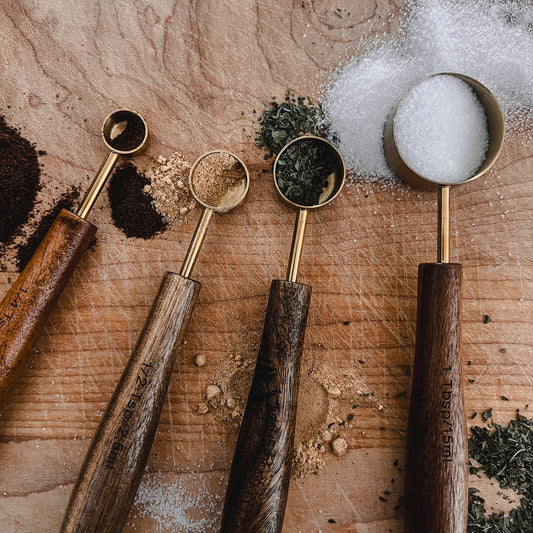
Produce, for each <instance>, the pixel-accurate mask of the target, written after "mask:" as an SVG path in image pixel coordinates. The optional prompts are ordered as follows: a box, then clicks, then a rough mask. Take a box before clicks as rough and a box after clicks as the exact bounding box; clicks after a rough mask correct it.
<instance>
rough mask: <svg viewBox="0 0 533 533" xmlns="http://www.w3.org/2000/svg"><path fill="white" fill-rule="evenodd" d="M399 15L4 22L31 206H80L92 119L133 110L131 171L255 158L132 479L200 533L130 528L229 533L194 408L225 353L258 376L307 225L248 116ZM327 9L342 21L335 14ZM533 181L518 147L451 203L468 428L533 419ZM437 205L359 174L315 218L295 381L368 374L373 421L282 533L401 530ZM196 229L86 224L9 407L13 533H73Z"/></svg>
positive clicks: (4, 428) (267, 8)
mask: <svg viewBox="0 0 533 533" xmlns="http://www.w3.org/2000/svg"><path fill="white" fill-rule="evenodd" d="M404 5H405V3H404V2H403V1H399V0H383V1H369V0H363V1H357V2H356V1H355V0H354V1H353V2H343V3H342V5H341V4H340V3H339V4H338V5H335V4H332V3H331V2H326V1H325V0H315V2H313V3H311V2H308V1H305V2H304V7H302V5H301V3H300V2H274V1H273V0H265V1H262V2H257V3H252V2H245V1H241V0H236V1H235V2H231V3H229V2H228V3H221V2H210V1H206V2H196V3H195V2H193V3H191V2H185V1H180V2H170V1H168V2H167V1H157V2H156V1H149V0H148V1H139V2H132V3H127V2H116V1H114V0H109V1H108V2H96V1H92V2H82V3H80V2H74V1H64V2H54V1H52V0H43V1H39V2H29V1H19V2H15V1H12V2H4V3H2V6H1V7H0V28H1V31H2V39H1V41H0V54H1V55H0V57H1V61H0V73H1V75H0V88H1V90H0V110H1V112H2V113H3V114H4V115H5V117H6V120H7V121H8V123H10V124H13V125H17V126H19V127H20V128H21V130H22V132H23V134H24V135H25V137H27V138H28V139H30V140H31V141H33V142H35V143H36V144H37V147H38V149H41V150H46V152H47V155H46V156H43V157H42V158H41V162H42V164H43V171H44V173H45V174H46V179H45V180H44V182H45V183H44V187H43V189H42V191H41V192H40V193H39V200H40V201H41V202H42V203H41V204H39V208H41V209H44V208H45V207H46V206H48V205H50V203H52V202H53V200H54V199H57V198H58V197H59V196H60V194H61V193H62V192H64V191H65V190H67V189H68V187H69V186H71V185H78V186H80V187H81V189H82V191H85V190H87V188H88V186H89V184H90V182H91V180H92V178H93V177H94V174H95V173H96V171H97V169H98V166H99V164H100V162H101V161H102V160H103V158H104V157H105V155H106V153H107V151H106V148H105V146H104V145H103V142H102V140H101V137H100V128H101V124H102V121H103V119H104V118H105V116H106V115H107V114H108V113H109V112H111V111H113V110H115V109H117V108H120V107H129V108H131V109H136V110H138V111H139V112H141V113H142V115H143V117H144V118H145V119H146V121H147V123H148V127H149V128H150V134H151V137H150V144H149V146H148V149H147V151H146V153H145V154H144V155H143V156H141V157H138V158H136V159H135V163H136V164H137V165H139V166H140V167H141V168H146V167H147V166H148V165H149V164H150V161H151V158H157V156H158V155H163V156H169V155H171V154H172V153H173V152H174V151H175V150H180V151H181V152H182V153H183V154H184V155H185V156H186V157H187V158H188V159H189V160H190V161H194V160H195V159H196V158H197V157H198V156H200V155H201V154H202V153H204V152H207V151H209V150H212V149H215V148H222V149H227V150H229V151H232V152H235V153H236V154H237V155H239V156H240V157H242V159H243V161H244V162H245V164H246V165H247V167H248V169H249V171H250V176H251V184H250V192H249V196H248V199H247V201H246V202H245V203H244V204H243V205H242V206H240V207H239V208H238V209H236V210H235V211H234V212H232V213H228V214H227V215H220V216H217V217H216V220H213V223H212V225H211V227H210V229H209V233H208V235H207V237H206V240H205V243H204V246H203V248H202V252H201V254H200V257H199V259H198V263H197V265H196V267H195V271H194V279H196V280H198V281H200V282H201V283H202V293H201V295H200V296H199V299H198V304H197V306H196V309H195V312H194V314H193V317H192V318H191V321H190V323H189V327H188V330H187V333H186V335H185V338H184V342H186V343H187V344H185V345H184V346H183V349H182V350H181V351H180V353H179V355H178V357H177V359H176V363H175V366H174V371H173V376H172V379H171V382H170V386H169V391H168V395H167V398H166V401H165V405H164V407H163V411H162V415H161V420H160V424H159V426H158V430H157V433H156V437H155V440H154V444H153V447H152V451H151V453H150V457H149V459H148V464H147V472H146V474H145V477H144V479H143V483H142V484H141V486H143V485H144V483H145V482H150V483H153V484H156V485H158V486H160V487H162V489H163V491H164V492H163V495H164V497H165V498H170V497H171V496H172V493H174V494H176V495H177V496H179V498H177V497H176V499H174V500H167V501H170V502H174V504H173V505H170V504H169V506H170V508H171V509H172V510H173V512H177V511H176V509H178V508H181V509H183V512H184V514H185V515H186V517H188V522H186V520H185V519H183V520H182V523H186V524H189V525H187V526H183V527H181V528H180V527H179V526H177V525H175V524H171V523H170V522H169V521H168V520H167V521H166V522H165V521H162V520H160V519H158V518H157V517H154V516H151V514H150V512H149V509H147V508H146V507H143V506H141V505H135V506H134V507H133V508H132V510H131V512H130V516H129V519H128V522H127V525H126V527H125V528H124V531H125V532H127V533H132V532H134V531H135V532H139V531H143V532H146V533H152V532H168V531H174V532H176V531H177V532H179V531H180V529H181V531H186V530H187V529H189V531H195V530H196V531H198V530H203V531H206V532H213V531H217V530H218V528H219V527H220V517H221V512H222V506H223V500H224V493H225V490H226V486H227V480H228V472H229V467H230V464H231V459H232V455H233V450H234V444H235V439H236V431H235V430H232V431H230V430H229V429H228V427H227V426H226V425H225V424H224V423H222V422H221V420H220V419H219V417H218V416H217V414H216V412H214V413H208V414H207V415H199V414H198V413H197V412H196V406H197V404H198V403H199V402H201V401H204V398H205V388H206V386H207V385H210V384H211V383H212V382H213V381H214V380H215V377H214V373H215V372H216V370H217V369H219V368H220V367H221V366H222V365H225V364H229V362H231V361H233V360H232V359H230V355H235V354H240V355H241V356H242V358H243V361H245V363H246V364H251V362H252V361H254V360H255V358H256V357H257V351H258V346H259V340H260V336H261V331H262V326H263V320H264V313H265V309H266V305H267V297H268V290H269V286H270V283H271V280H272V279H276V278H280V277H283V275H284V273H285V271H286V268H287V258H288V253H289V247H290V242H291V236H292V228H293V224H294V211H292V210H291V209H290V208H288V207H286V206H284V205H283V204H281V202H279V200H278V198H277V197H276V195H275V191H274V186H273V184H272V182H271V174H270V173H269V172H268V170H269V169H270V163H271V161H264V159H263V156H264V152H263V151H261V150H259V149H257V148H255V147H254V146H253V144H252V140H253V137H254V135H255V131H256V130H257V123H256V122H254V120H255V119H256V118H257V117H258V116H259V115H260V113H261V111H262V110H263V106H264V104H265V103H267V102H268V101H269V100H270V98H271V97H272V96H276V97H277V98H278V99H281V98H283V96H284V94H285V90H286V89H287V88H291V89H292V90H293V91H295V93H296V94H302V95H309V96H311V97H314V98H315V99H317V98H318V97H319V95H320V87H321V86H322V84H324V83H326V82H327V80H328V78H329V75H330V73H331V71H332V70H333V69H335V68H337V66H338V65H339V64H343V63H344V62H345V61H347V60H348V59H349V58H350V57H352V55H353V54H354V53H355V51H356V50H357V49H358V46H359V42H360V40H361V39H363V40H364V41H365V42H367V41H368V40H370V39H371V38H372V36H374V35H376V34H378V33H381V32H382V31H391V32H393V33H394V32H395V31H396V29H397V27H398V23H399V20H400V19H399V17H395V18H393V19H391V18H390V17H389V16H388V14H389V13H394V14H397V15H399V14H400V13H401V11H402V9H403V8H404ZM336 8H342V9H345V11H343V18H342V19H341V18H339V17H338V16H337V15H335V9H336ZM347 13H350V15H348V14H347ZM330 27H331V29H330ZM254 110H255V113H254ZM242 113H244V114H242ZM260 170H266V171H267V172H261V174H260V173H259V171H260ZM531 176H533V146H532V144H531V142H530V141H527V140H525V139H524V138H523V137H520V136H518V135H517V134H516V133H511V134H510V135H509V137H508V139H506V142H505V145H504V148H503V151H502V154H501V156H500V158H499V159H498V161H497V162H496V165H495V167H494V169H493V170H492V171H491V172H489V173H488V174H487V175H486V176H484V177H483V178H481V179H479V180H475V181H474V182H472V183H469V184H465V185H462V186H460V187H455V188H454V189H453V190H452V192H451V259H452V261H455V262H460V263H461V264H462V266H463V306H462V354H463V360H464V361H465V367H464V373H465V376H464V377H465V380H466V381H465V409H466V414H467V421H468V424H470V425H472V424H475V425H479V424H481V423H482V422H481V421H480V418H479V414H478V415H477V417H476V418H475V419H474V420H470V416H471V415H472V414H473V413H474V412H478V413H481V412H482V411H484V410H485V409H488V408H490V407H492V408H493V410H494V411H493V412H494V421H495V422H498V423H505V422H506V421H508V420H510V419H512V418H513V417H514V416H515V414H516V409H520V412H521V413H522V414H524V415H526V416H528V417H531V407H530V408H529V410H526V409H525V405H526V404H528V403H529V404H530V406H531V405H533V402H532V401H531V398H532V397H533V385H532V383H533V379H532V376H533V358H532V357H531V352H532V349H531V347H532V345H533V332H532V328H531V317H532V305H531V292H532V290H531V289H532V283H531V280H532V277H533V268H532V255H533V254H532V246H531V233H532V232H531V229H532V218H533V216H532V214H533V191H532V185H531V184H532V181H531ZM435 202H436V197H435V195H434V194H432V193H418V192H415V191H412V190H409V189H408V188H406V187H405V188H403V187H400V186H395V187H384V186H381V185H380V184H366V183H362V182H359V181H358V180H357V179H356V180H355V181H354V183H353V184H352V185H350V186H347V187H345V188H344V189H343V191H342V193H341V195H340V196H339V197H338V198H337V199H335V201H334V202H333V203H332V204H331V205H330V206H328V207H325V208H324V209H322V210H319V211H317V212H316V213H312V214H310V216H309V222H308V227H307V231H306V238H305V244H304V249H303V256H302V263H301V267H300V274H299V280H300V281H301V282H302V283H305V284H308V285H311V286H312V287H313V299H312V304H311V306H310V309H309V317H308V323H307V330H306V340H305V344H304V352H303V357H302V377H303V376H305V375H309V374H310V373H311V372H312V371H314V369H317V368H318V369H323V370H327V371H334V372H336V373H338V374H339V375H342V374H343V373H348V372H352V373H356V374H357V376H358V379H359V380H360V381H361V384H362V385H361V387H362V389H363V390H365V391H367V392H369V393H370V392H372V393H373V394H374V397H375V399H376V402H375V404H369V405H368V406H364V407H363V406H361V407H360V408H358V409H357V411H356V412H355V417H354V420H353V428H352V429H351V430H350V431H348V432H347V433H346V435H347V442H348V445H349V450H348V452H347V453H346V455H344V456H343V457H339V458H336V457H333V456H331V455H328V457H327V461H326V465H325V467H324V468H323V469H321V470H320V471H319V472H318V474H317V475H310V476H307V477H304V478H302V479H296V480H292V481H291V485H290V490H289V496H288V502H287V509H286V513H285V522H284V532H286V533H287V532H288V533H296V532H298V531H302V532H313V533H317V532H318V531H323V532H327V533H330V532H333V533H337V532H342V533H345V532H349V533H353V532H357V533H386V532H388V531H390V530H392V531H393V532H394V533H396V532H401V531H403V525H402V523H403V517H402V508H401V507H398V499H399V497H400V496H401V495H402V494H403V468H404V466H405V462H404V454H405V445H406V432H407V412H408V407H409V399H410V398H409V392H408V391H409V390H410V385H411V379H412V376H411V375H409V372H408V369H409V366H410V365H412V364H413V358H414V345H415V324H416V305H417V304H416V302H417V297H416V294H417V281H416V280H417V268H418V264H420V263H423V262H428V261H429V262H431V261H434V260H435V256H436V234H437V206H436V203H435ZM199 216H200V210H196V212H195V213H194V214H193V216H192V217H191V221H190V222H189V223H187V224H184V225H182V226H176V227H174V228H172V229H170V230H168V231H166V232H165V233H163V234H162V235H160V236H157V237H156V238H154V239H153V240H150V241H143V240H136V239H127V238H126V237H125V236H124V235H123V234H122V233H121V231H120V230H119V229H117V228H116V227H115V226H114V225H113V223H112V221H111V215H110V209H109V203H108V199H107V195H106V193H105V191H104V192H103V194H101V196H100V198H99V199H98V200H97V202H96V204H95V206H94V208H93V210H92V211H91V213H90V215H89V220H90V221H91V222H92V223H94V224H95V225H96V226H98V241H97V244H96V247H95V248H94V251H92V249H91V250H90V251H88V253H85V254H84V256H83V258H82V260H81V262H80V264H79V265H78V267H77V268H76V270H75V272H74V274H73V277H72V279H71V281H70V283H69V284H68V285H67V287H66V288H65V290H64V291H63V293H62V295H61V298H60V299H59V300H58V305H57V306H56V307H55V309H54V310H53V312H52V313H51V315H50V317H49V320H48V322H47V325H46V326H45V328H44V332H43V335H42V336H41V338H40V339H39V340H38V341H37V342H36V344H35V345H34V350H33V352H32V354H31V355H30V358H29V361H28V363H29V364H28V366H27V369H26V370H25V372H24V374H23V375H22V377H21V378H20V379H19V380H18V382H17V385H16V387H13V390H12V391H11V395H10V398H9V402H8V403H7V405H5V406H4V407H3V408H2V410H1V412H0V465H1V468H0V531H9V532H14V533H30V532H31V533H34V532H35V533H37V532H42V531H59V529H60V526H61V521H62V519H63V515H64V512H65V509H66V506H67V503H68V499H69V496H70V493H71V492H72V488H73V484H74V482H75V480H76V477H77V475H78V473H79V471H80V469H81V466H82V463H83V460H84V457H85V454H86V451H87V449H88V447H89V444H90V442H91V439H92V437H93V436H94V433H95V431H96V428H97V427H98V425H99V423H100V422H101V419H102V416H103V413H104V411H105V409H106V406H107V404H108V402H109V400H110V398H111V396H112V394H113V391H114V389H115V387H116V385H117V383H118V381H119V379H120V376H121V374H122V371H123V369H124V367H125V365H126V362H127V360H128V359H129V357H130V355H131V352H132V350H133V348H134V346H135V343H136V342H137V339H138V337H139V333H140V331H141V329H142V327H143V324H144V322H145V320H146V317H147V315H148V312H149V309H150V306H151V304H152V302H153V299H154V297H155V295H156V293H157V289H158V287H159V284H160V282H161V277H162V276H163V275H164V273H165V272H166V271H168V270H170V271H175V270H177V269H178V268H179V266H180V265H181V262H182V260H183V258H184V256H185V252H186V250H187V247H188V244H189V241H190V238H191V236H192V233H193V231H194V225H195V223H196V220H197V218H198V217H199ZM12 258H13V253H12V252H10V251H7V252H5V253H3V255H2V259H1V263H2V264H3V265H4V266H5V267H6V271H5V272H0V293H1V294H2V295H3V294H5V293H7V291H8V289H9V288H10V286H11V283H13V281H14V279H15V278H16V273H15V267H14V264H13V262H12V261H11V259H12ZM10 282H11V283H10ZM485 314H487V315H490V316H491V318H492V321H491V322H490V323H488V324H485V323H484V322H483V317H484V315H485ZM502 349H505V353H503V352H501V351H500V350H502ZM199 353H202V354H204V355H205V356H206V358H207V364H206V366H205V367H202V368H199V367H197V366H196V365H195V364H194V358H195V356H196V355H197V354H199ZM502 397H505V398H508V401H506V400H503V399H502ZM379 405H382V406H383V409H378V406H379ZM396 460H397V461H398V463H396V464H397V466H395V461H396ZM400 469H401V470H400ZM392 479H394V480H395V482H394V483H392V482H391V480H392ZM172 487H174V491H173V492H172V491H171V490H170V489H171V488H172ZM384 490H390V494H389V495H385V494H384V493H383V491H384ZM191 494H192V496H191ZM163 495H162V496H161V498H163ZM380 496H382V499H384V500H386V501H382V500H380V499H379V497H380ZM192 497H194V498H196V499H195V500H194V505H193V503H191V501H192V500H191V498H192ZM187 502H189V504H188V505H189V510H186V509H187V508H186V505H187ZM195 509H198V510H199V514H197V513H198V511H196V510H195ZM167 512H168V511H167ZM153 514H154V513H152V515H153ZM330 519H332V520H335V523H333V522H329V520H330ZM176 523H177V522H176ZM199 524H200V525H199Z"/></svg>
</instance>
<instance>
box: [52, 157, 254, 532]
mask: <svg viewBox="0 0 533 533" xmlns="http://www.w3.org/2000/svg"><path fill="white" fill-rule="evenodd" d="M214 154H226V155H229V156H231V157H233V158H234V159H235V161H236V163H237V164H238V165H240V166H241V167H242V169H243V170H244V177H243V179H242V180H241V181H240V182H238V183H236V184H235V186H234V187H232V188H230V189H229V191H228V192H227V194H225V195H224V196H222V197H221V198H219V199H218V200H217V201H216V205H209V204H207V203H206V202H205V201H204V196H203V195H202V194H200V193H199V189H198V187H197V184H198V181H197V180H195V175H197V174H198V173H197V168H198V165H199V164H200V163H201V162H202V160H203V159H204V158H206V157H208V156H211V155H214ZM249 182H250V179H249V176H248V171H247V169H246V167H245V166H244V163H243V162H242V161H241V160H240V159H239V158H238V157H237V156H235V155H233V154H229V153H228V152H223V151H221V150H218V151H215V152H209V153H208V154H204V155H203V156H202V157H200V158H199V159H198V160H197V161H196V162H195V163H194V165H193V166H192V168H191V172H190V175H189V185H190V188H191V191H192V193H193V196H194V197H195V199H196V200H197V201H198V202H199V203H200V204H201V205H203V206H204V207H205V209H204V212H203V214H202V217H201V218H200V220H199V221H198V224H197V226H196V230H195V232H194V235H193V238H192V240H191V243H190V245H189V249H188V250H187V254H186V255H185V259H184V261H183V264H182V267H181V270H180V273H179V274H175V273H174V272H167V273H166V274H165V276H164V277H163V281H162V283H161V286H160V287H159V292H158V294H157V296H156V299H155V301H154V303H153V305H152V309H151V311H150V314H149V315H148V318H147V320H146V323H145V325H144V328H143V330H142V332H141V335H140V337H139V340H138V342H137V345H136V347H135V349H134V351H133V353H132V355H131V357H130V359H129V361H128V363H127V364H126V368H125V369H124V372H123V374H122V377H121V379H120V382H119V383H118V385H117V388H116V389H115V392H114V394H113V397H112V398H111V401H110V403H109V405H108V407H107V411H106V413H105V414H104V417H103V420H102V422H101V424H100V426H99V427H98V429H97V431H96V433H95V436H94V438H93V441H92V443H91V445H90V447H89V450H88V451H87V455H86V457H85V461H84V463H83V466H82V468H81V471H80V473H79V475H78V479H77V481H76V484H75V486H74V489H73V491H72V495H71V497H70V501H69V503H68V507H67V510H66V513H65V517H64V519H63V525H62V527H61V532H62V533H67V532H74V531H75V532H96V531H97V532H98V533H119V532H120V531H121V530H122V528H123V527H124V524H125V523H126V519H127V518H128V513H129V510H130V507H131V505H132V503H133V500H134V498H135V494H136V492H137V488H138V486H139V483H140V481H141V478H142V476H143V473H144V469H145V466H146V462H147V460H148V455H149V453H150V449H151V447H152V442H153V440H154V436H155V432H156V429H157V424H158V422H159V417H160V414H161V409H162V407H163V402H164V400H165V396H166V392H167V389H168V385H169V382H170V378H171V375H172V367H173V364H174V358H175V355H176V350H177V349H178V347H179V346H180V344H181V341H182V339H183V335H184V333H185V330H186V328H187V324H188V322H189V318H190V316H191V314H192V312H193V308H194V305H195V303H196V300H197V298H198V294H199V292H200V287H201V285H200V283H198V282H197V281H194V280H192V279H190V278H189V276H190V274H191V273H192V270H193V268H194V265H195V263H196V259H197V258H198V254H199V253H200V249H201V246H202V243H203V241H204V238H205V235H206V232H207V228H208V226H209V222H210V220H211V217H212V216H213V213H216V212H217V213H226V212H228V211H231V210H232V209H235V208H236V207H237V206H238V205H240V204H241V203H242V202H243V201H244V199H245V197H246V194H247V192H248V188H249Z"/></svg>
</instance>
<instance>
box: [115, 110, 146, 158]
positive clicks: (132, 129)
mask: <svg viewBox="0 0 533 533" xmlns="http://www.w3.org/2000/svg"><path fill="white" fill-rule="evenodd" d="M145 134H146V129H145V127H144V123H143V121H142V119H141V117H139V116H138V115H132V116H131V118H130V119H129V120H128V121H127V123H126V127H125V128H124V131H123V132H122V133H119V134H118V135H117V136H116V137H115V138H114V139H112V140H111V141H110V142H109V144H111V146H112V147H113V148H115V150H121V151H122V152H129V151H130V150H134V149H135V148H137V147H138V146H140V144H141V143H142V141H143V139H144V135H145Z"/></svg>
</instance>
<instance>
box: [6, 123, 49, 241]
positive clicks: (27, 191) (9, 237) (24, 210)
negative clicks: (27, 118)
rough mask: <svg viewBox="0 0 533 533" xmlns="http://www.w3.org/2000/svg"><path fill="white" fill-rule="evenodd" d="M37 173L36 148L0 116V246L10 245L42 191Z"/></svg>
mask: <svg viewBox="0 0 533 533" xmlns="http://www.w3.org/2000/svg"><path fill="white" fill-rule="evenodd" d="M44 153H45V152H39V154H40V155H41V154H44ZM39 174H40V169H39V160H38V157H37V151H36V150H35V147H34V146H33V145H32V144H31V143H30V141H28V140H27V139H25V138H24V137H22V136H21V135H20V132H19V131H18V130H17V129H15V128H13V127H11V126H8V125H7V124H6V121H5V119H4V117H1V116H0V191H2V193H1V194H0V222H1V223H0V243H2V244H9V243H11V242H12V241H13V239H14V238H15V237H16V236H17V235H19V234H20V232H21V228H22V226H23V225H24V223H25V222H27V221H28V217H29V214H30V212H31V210H32V209H33V206H34V203H35V197H36V195H37V192H38V191H39V189H40V188H41V186H40V178H39Z"/></svg>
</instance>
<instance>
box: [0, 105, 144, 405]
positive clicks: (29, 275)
mask: <svg viewBox="0 0 533 533" xmlns="http://www.w3.org/2000/svg"><path fill="white" fill-rule="evenodd" d="M132 119H134V120H136V121H139V119H140V121H141V122H142V125H143V127H144V136H143V137H142V139H141V140H139V142H138V144H137V146H134V147H133V148H132V149H131V150H127V151H125V150H117V149H116V148H114V147H113V143H114V141H115V139H116V138H117V137H118V136H119V135H120V134H121V133H122V132H123V131H124V130H125V129H126V126H127V124H128V121H130V120H132ZM102 136H103V139H104V143H105V144H106V146H107V148H108V149H109V153H108V154H107V157H106V158H105V160H104V162H103V163H102V166H101V167H100V169H99V170H98V172H97V174H96V177H95V178H94V181H93V183H92V185H91V186H90V188H89V190H88V192H87V194H86V196H85V199H84V200H83V202H82V204H81V206H80V208H79V209H78V211H77V213H76V214H74V213H71V212H70V211H67V210H66V209H62V210H61V212H60V213H59V215H58V216H57V218H56V219H55V221H54V223H53V224H52V226H51V227H50V229H49V230H48V233H47V234H46V235H45V237H44V239H43V240H42V242H41V243H40V245H39V247H38V248H37V250H36V251H35V253H34V254H33V256H32V258H31V259H30V261H29V262H28V264H27V265H26V267H25V268H24V270H23V271H22V272H21V274H20V275H19V276H18V278H17V280H16V281H15V283H14V284H13V285H12V286H11V288H10V289H9V291H8V293H7V294H6V295H5V296H4V298H3V299H2V302H1V303H0V396H3V394H4V393H5V392H6V391H7V389H8V388H9V386H10V385H11V383H13V382H14V381H15V379H16V378H17V377H18V375H19V374H20V373H21V371H22V368H23V365H22V363H23V360H24V358H25V356H26V354H27V353H29V352H30V350H31V348H32V346H33V343H34V342H35V341H36V339H37V337H38V336H39V334H40V331H41V329H42V327H43V326H44V324H45V322H46V319H47V318H48V315H49V314H50V311H51V310H52V307H53V304H54V302H55V300H57V298H58V297H59V295H60V294H61V291H62V290H63V288H64V287H65V285H66V284H67V282H68V280H69V278H70V276H71V275H72V272H73V271H74V268H75V267H76V265H77V264H78V262H79V261H80V259H81V256H82V254H83V252H84V251H85V250H86V248H87V247H88V246H89V244H90V243H91V241H92V240H93V238H94V235H95V233H96V229H97V228H96V226H94V225H93V224H91V223H90V222H88V221H87V220H85V219H86V217H87V215H88V214H89V211H90V210H91V207H92V206H93V204H94V202H95V201H96V199H97V198H98V194H99V193H100V191H101V190H102V187H103V186H104V185H105V182H106V180H107V178H108V177H109V174H110V173H111V171H112V170H113V167H114V166H115V163H116V161H117V159H118V158H119V156H121V155H122V156H134V155H137V154H139V153H140V152H142V151H143V150H144V149H145V147H146V145H147V143H148V127H147V126H146V123H145V122H144V120H143V118H142V117H141V116H140V115H139V114H137V113H134V112H133V111H129V110H127V109H121V110H119V111H115V112H114V113H112V114H111V115H109V116H108V117H107V118H106V119H105V121H104V124H103V126H102Z"/></svg>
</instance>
